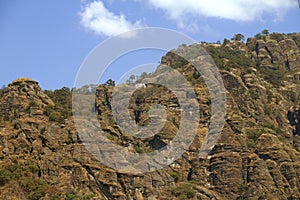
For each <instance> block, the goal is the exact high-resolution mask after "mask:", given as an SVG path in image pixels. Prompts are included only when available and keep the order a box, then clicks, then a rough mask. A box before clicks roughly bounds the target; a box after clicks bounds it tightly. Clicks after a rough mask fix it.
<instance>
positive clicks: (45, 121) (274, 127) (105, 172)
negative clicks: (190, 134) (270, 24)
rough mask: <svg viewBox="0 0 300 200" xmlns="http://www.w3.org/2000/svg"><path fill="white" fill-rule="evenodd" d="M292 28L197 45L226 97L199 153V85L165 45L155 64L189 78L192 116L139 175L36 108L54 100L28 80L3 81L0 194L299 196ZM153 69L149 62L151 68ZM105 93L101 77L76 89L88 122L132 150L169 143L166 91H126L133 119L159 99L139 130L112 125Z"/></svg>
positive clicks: (206, 102)
mask: <svg viewBox="0 0 300 200" xmlns="http://www.w3.org/2000/svg"><path fill="white" fill-rule="evenodd" d="M299 37H300V36H299V35H298V34H290V35H280V37H279V36H278V35H277V36H276V37H275V36H274V35H272V34H271V35H270V36H266V37H265V38H263V39H261V38H260V39H257V38H250V39H248V41H247V43H242V42H238V41H232V42H230V43H228V44H223V45H216V44H205V45H204V47H205V48H206V49H207V51H208V52H209V53H210V54H211V55H212V57H213V58H214V60H215V62H216V64H217V65H218V67H219V69H220V73H221V75H222V78H223V81H224V85H225V88H226V96H227V101H226V102H227V103H226V109H227V113H226V119H225V126H224V129H223V132H222V135H221V137H220V138H219V140H218V142H217V144H216V145H215V147H214V148H213V149H212V151H211V152H210V153H209V155H208V156H207V157H205V158H199V154H198V150H199V149H200V147H201V144H202V143H203V139H204V137H205V135H206V134H207V131H208V124H209V120H210V117H211V111H210V95H209V92H208V90H207V88H206V86H205V84H204V81H203V79H202V78H201V76H200V75H199V74H198V73H197V71H196V70H195V68H194V67H193V66H192V65H191V64H189V63H187V62H186V61H184V60H182V59H181V58H179V57H177V56H176V55H174V54H172V53H168V54H167V55H166V56H165V57H163V58H162V63H163V64H167V65H169V66H171V67H173V68H176V69H177V70H178V71H179V72H180V73H181V74H184V76H185V77H186V79H187V80H189V82H190V83H191V84H192V86H193V88H194V90H195V92H196V95H197V100H198V102H199V109H200V114H201V119H200V123H199V127H198V129H197V135H196V137H195V139H194V142H193V143H192V145H191V146H190V147H189V149H187V151H186V152H185V153H184V154H183V156H182V157H181V158H180V159H178V160H176V161H175V162H174V163H172V164H171V165H170V166H168V167H166V168H164V169H161V170H158V171H154V172H151V173H146V174H140V175H129V174H121V173H118V172H116V171H115V170H113V169H110V168H108V167H106V166H104V165H101V164H99V162H98V161H97V159H96V158H95V157H94V156H93V155H92V154H91V153H90V152H89V151H87V150H86V148H85V146H84V145H85V142H86V141H83V140H82V139H81V138H80V135H79V133H78V132H77V129H76V128H75V125H74V122H73V119H72V118H71V117H70V118H66V119H65V120H64V121H62V122H57V121H55V120H51V118H50V117H49V115H47V114H45V113H47V112H49V110H48V108H49V107H52V108H53V110H55V103H54V101H52V100H51V99H50V98H49V97H48V96H47V95H45V93H44V92H43V91H42V90H41V89H40V88H39V86H38V83H37V82H35V81H33V80H30V79H18V80H16V81H14V82H12V83H11V84H9V85H8V86H7V87H6V88H5V89H4V91H3V92H2V94H1V97H0V199H136V200H143V199H300V190H299V188H300V171H299V170H300V123H299V122H300V111H299V105H300V98H299V91H300V84H299V80H300V79H299V74H300V52H299V43H298V41H299ZM198 45H200V44H195V45H192V46H188V47H186V46H182V47H180V48H181V49H180V50H181V51H184V50H185V49H186V48H195V49H197V48H199V46H198ZM161 73H163V71H161V68H160V67H158V69H157V71H156V72H155V73H154V75H155V74H161ZM152 76H153V75H152ZM148 78H151V77H148ZM112 94H113V86H107V85H100V86H98V87H97V91H96V94H95V95H94V94H93V95H91V94H86V97H87V98H95V108H94V110H93V111H94V112H95V113H96V114H97V118H98V119H97V120H98V122H97V123H99V124H101V127H102V129H103V130H104V131H105V135H106V137H107V138H108V139H109V140H110V141H111V142H112V143H115V144H117V145H120V146H122V147H124V148H125V149H127V150H128V151H130V152H138V153H147V152H151V151H154V150H157V149H160V148H161V147H163V146H165V145H168V144H170V142H171V140H172V139H173V137H174V136H175V134H176V133H177V131H178V128H179V126H180V120H181V118H180V112H181V110H180V105H179V103H178V100H177V99H176V97H175V96H174V94H173V93H172V91H170V90H168V89H167V88H165V87H161V86H158V85H155V84H149V85H147V87H146V88H143V87H142V88H139V89H138V90H137V91H136V92H135V93H134V94H133V96H132V97H131V103H130V106H129V111H130V115H131V118H132V119H134V120H135V121H136V122H137V123H139V124H140V125H147V124H149V123H150V122H151V120H150V118H149V110H150V108H151V106H153V105H157V104H162V105H164V106H165V107H166V113H167V116H168V117H167V120H166V122H165V125H164V127H163V129H162V130H161V131H160V132H159V133H157V134H156V135H153V136H151V137H148V138H145V139H137V138H134V137H132V136H130V135H128V134H126V133H125V132H124V131H122V130H121V129H120V128H119V127H118V126H117V124H116V122H115V121H114V119H113V113H112V111H111V109H112V108H111V97H112ZM186 95H188V94H186ZM120 120H121V121H122V122H123V123H127V120H128V119H126V118H125V119H120Z"/></svg>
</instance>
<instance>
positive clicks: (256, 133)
mask: <svg viewBox="0 0 300 200" xmlns="http://www.w3.org/2000/svg"><path fill="white" fill-rule="evenodd" d="M261 134H262V131H261V130H260V129H248V130H247V131H246V135H247V145H248V147H250V148H252V147H253V146H254V145H255V143H256V142H257V139H258V138H259V137H260V136H261Z"/></svg>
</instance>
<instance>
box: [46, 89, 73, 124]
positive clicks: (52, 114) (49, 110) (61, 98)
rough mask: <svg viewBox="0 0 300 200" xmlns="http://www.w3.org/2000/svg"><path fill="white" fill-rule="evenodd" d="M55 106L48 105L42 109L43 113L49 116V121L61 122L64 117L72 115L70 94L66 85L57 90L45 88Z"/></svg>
mask: <svg viewBox="0 0 300 200" xmlns="http://www.w3.org/2000/svg"><path fill="white" fill-rule="evenodd" d="M44 93H45V94H46V95H48V96H49V97H50V98H51V99H52V101H53V102H54V103H55V106H54V107H52V106H48V107H46V108H45V109H44V114H45V115H46V116H49V120H50V121H55V122H59V123H62V122H63V121H64V120H65V119H66V118H68V117H69V116H71V115H72V95H71V90H70V88H68V87H63V88H61V89H57V90H54V91H52V90H45V91H44Z"/></svg>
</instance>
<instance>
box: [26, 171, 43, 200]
mask: <svg viewBox="0 0 300 200" xmlns="http://www.w3.org/2000/svg"><path fill="white" fill-rule="evenodd" d="M20 185H21V187H22V188H23V189H24V190H25V191H26V192H27V194H28V198H29V199H31V200H38V199H40V198H41V197H43V196H45V194H46V192H45V190H46V188H47V184H46V183H45V182H44V181H43V180H42V179H32V178H27V177H26V178H23V179H22V180H21V181H20Z"/></svg>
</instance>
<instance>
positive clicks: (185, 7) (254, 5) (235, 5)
mask: <svg viewBox="0 0 300 200" xmlns="http://www.w3.org/2000/svg"><path fill="white" fill-rule="evenodd" d="M148 3H149V4H150V5H151V6H152V7H154V8H157V9H161V10H163V11H165V12H166V13H167V15H168V17H169V18H171V19H174V20H176V21H177V23H178V25H179V26H180V25H181V24H183V23H186V21H187V20H186V18H188V20H189V19H190V18H191V16H193V18H199V17H216V18H221V19H230V20H234V21H238V22H247V21H255V20H263V15H264V14H265V13H269V14H271V15H274V18H276V19H277V18H279V17H280V16H282V15H283V14H284V13H285V12H286V11H287V9H289V8H291V7H295V6H297V1H296V0H148Z"/></svg>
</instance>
